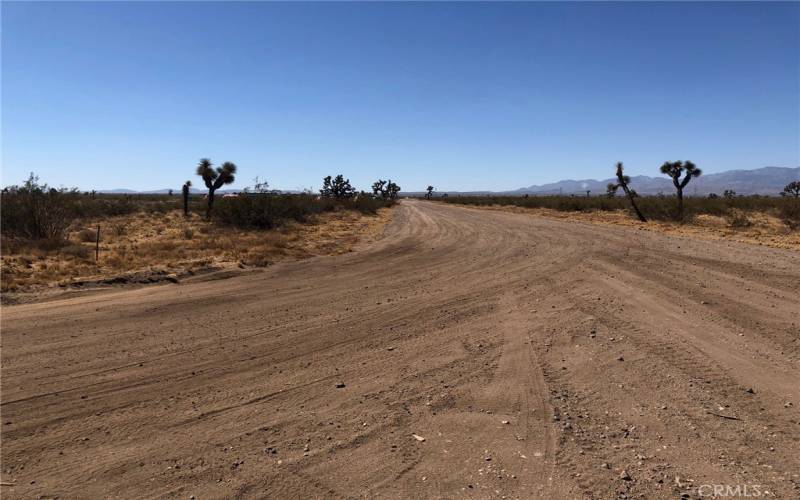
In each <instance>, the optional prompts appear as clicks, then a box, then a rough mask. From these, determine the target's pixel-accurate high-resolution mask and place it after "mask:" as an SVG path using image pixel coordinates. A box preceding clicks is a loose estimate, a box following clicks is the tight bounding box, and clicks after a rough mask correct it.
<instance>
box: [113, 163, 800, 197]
mask: <svg viewBox="0 0 800 500" xmlns="http://www.w3.org/2000/svg"><path fill="white" fill-rule="evenodd" d="M796 180H800V167H795V168H789V167H763V168H757V169H754V170H728V171H725V172H719V173H716V174H704V175H702V176H700V177H698V178H696V179H692V181H691V182H690V183H689V186H688V187H687V189H686V194H687V195H689V196H705V195H707V194H709V193H717V194H722V192H723V191H725V190H726V189H732V190H734V191H736V193H737V194H763V195H777V194H779V193H780V192H781V191H782V190H783V187H784V186H786V184H788V183H790V182H792V181H796ZM610 182H616V179H612V178H608V179H604V180H596V179H580V180H561V181H558V182H552V183H550V184H541V185H533V186H528V187H524V188H519V189H515V190H512V191H494V192H493V191H469V192H461V194H476V195H477V194H505V195H508V194H518V195H524V194H540V195H546V194H583V195H585V194H586V191H590V194H591V195H600V194H604V193H605V192H606V186H607V185H608V184H609V183H610ZM631 187H632V188H633V189H635V190H636V192H637V193H639V194H644V195H652V194H658V193H664V194H671V193H672V192H673V191H674V190H675V188H674V186H673V185H672V180H671V179H669V178H668V177H666V176H661V177H649V176H647V175H637V176H634V177H631ZM191 191H192V194H203V193H205V192H206V191H205V190H204V189H198V188H195V187H193V188H192V189H191ZM239 191H241V190H239V189H220V190H218V191H217V193H220V194H224V193H236V192H239ZM100 192H101V193H114V194H135V193H143V194H167V193H168V192H169V190H168V189H158V190H151V191H133V190H130V189H110V190H102V191H100ZM283 192H286V193H290V192H296V191H292V190H286V191H283ZM437 192H440V193H443V192H447V193H450V194H456V193H457V192H456V191H445V190H444V189H441V190H437ZM173 193H174V194H180V186H178V187H177V188H175V189H173ZM420 193H421V192H409V191H404V192H402V194H405V195H414V194H420Z"/></svg>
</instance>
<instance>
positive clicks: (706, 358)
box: [0, 201, 800, 499]
mask: <svg viewBox="0 0 800 500" xmlns="http://www.w3.org/2000/svg"><path fill="white" fill-rule="evenodd" d="M798 296H800V254H798V253H797V252H794V251H788V250H781V249H775V248H768V247H761V246H755V245H746V244H740V243H735V242H728V241H706V240H699V239H691V238H685V237H681V238H678V237H674V236H670V235H664V234H660V233H658V232H650V231H640V230H636V229H631V228H628V227H620V226H613V225H609V226H602V225H596V224H584V223H579V222H568V221H560V220H555V219H550V218H542V217H531V216H529V215H522V214H515V213H508V212H503V211H487V210H473V209H466V208H462V207H457V206H450V205H445V204H440V203H431V202H424V201H404V202H402V203H401V205H400V206H399V207H398V208H397V209H396V211H395V215H394V219H393V221H392V223H391V224H390V225H389V226H388V227H387V229H386V232H385V234H384V237H383V238H382V239H380V240H378V241H376V242H375V243H373V244H371V245H368V246H366V247H365V248H362V249H359V250H358V251H355V252H350V253H347V254H343V255H338V256H333V257H317V258H312V259H308V260H305V261H300V262H283V263H279V264H277V265H275V266H271V267H269V268H267V269H266V270H265V271H264V272H261V273H257V274H250V275H246V276H241V277H236V278H232V279H227V280H222V281H206V282H197V283H191V284H189V283H181V284H166V285H158V286H152V287H148V288H141V289H135V290H110V291H106V292H103V293H99V294H95V295H92V296H82V297H73V298H69V299H65V300H59V301H52V302H47V303H39V304H25V305H16V306H5V307H3V309H2V312H3V339H2V342H3V346H2V347H3V349H2V398H1V405H0V408H1V409H2V424H3V425H2V438H3V446H2V473H3V477H2V481H3V486H2V490H1V491H2V494H3V497H4V498H37V497H45V498H49V497H55V496H59V497H62V498H68V497H83V498H87V497H106V498H108V497H116V498H141V497H181V498H190V497H191V496H192V495H194V496H195V497H197V498H234V497H236V498H238V497H247V498H250V497H269V498H351V497H363V496H366V497H383V498H423V497H424V498H431V497H432V498H451V497H456V496H468V497H472V498H503V497H506V498H547V499H560V498H598V499H608V498H648V499H650V498H665V499H667V498H669V499H674V498H679V497H680V496H681V495H684V494H686V495H688V497H691V498H696V497H698V495H699V494H701V493H703V492H705V493H708V491H710V490H708V489H705V490H703V489H702V486H703V485H714V484H717V485H729V486H732V487H735V486H737V485H739V486H740V487H745V486H746V487H749V488H750V491H751V493H752V491H753V489H754V488H758V490H759V491H760V492H761V495H762V496H766V493H765V492H767V491H768V492H769V495H772V496H773V497H776V498H797V495H798V492H799V491H800V490H799V489H798V488H800V477H798V471H799V470H800V426H799V425H798V422H800V415H798V409H800V370H798V363H800V342H799V339H800V323H799V322H798V313H800V303H799V302H798ZM415 436H418V437H419V438H418V437H415ZM422 439H424V441H423V440H422Z"/></svg>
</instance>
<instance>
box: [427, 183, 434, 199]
mask: <svg viewBox="0 0 800 500" xmlns="http://www.w3.org/2000/svg"><path fill="white" fill-rule="evenodd" d="M425 191H427V194H425V198H428V199H429V200H430V199H431V198H433V186H428V189H426V190H425Z"/></svg>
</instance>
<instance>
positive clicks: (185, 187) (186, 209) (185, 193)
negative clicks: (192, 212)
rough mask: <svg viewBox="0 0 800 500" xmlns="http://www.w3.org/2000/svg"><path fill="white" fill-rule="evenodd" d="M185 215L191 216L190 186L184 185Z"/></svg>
mask: <svg viewBox="0 0 800 500" xmlns="http://www.w3.org/2000/svg"><path fill="white" fill-rule="evenodd" d="M183 215H184V216H187V217H188V216H189V186H183Z"/></svg>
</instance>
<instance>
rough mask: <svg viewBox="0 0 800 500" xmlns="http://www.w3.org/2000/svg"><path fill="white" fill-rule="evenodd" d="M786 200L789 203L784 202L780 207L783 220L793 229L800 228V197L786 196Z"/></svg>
mask: <svg viewBox="0 0 800 500" xmlns="http://www.w3.org/2000/svg"><path fill="white" fill-rule="evenodd" d="M784 201H785V202H788V203H784V204H783V205H782V206H781V207H780V210H779V214H780V218H781V220H782V221H783V223H784V224H786V225H787V226H788V227H789V229H791V230H793V231H794V230H797V229H800V199H797V198H792V199H789V198H786V199H785V200H784Z"/></svg>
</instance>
